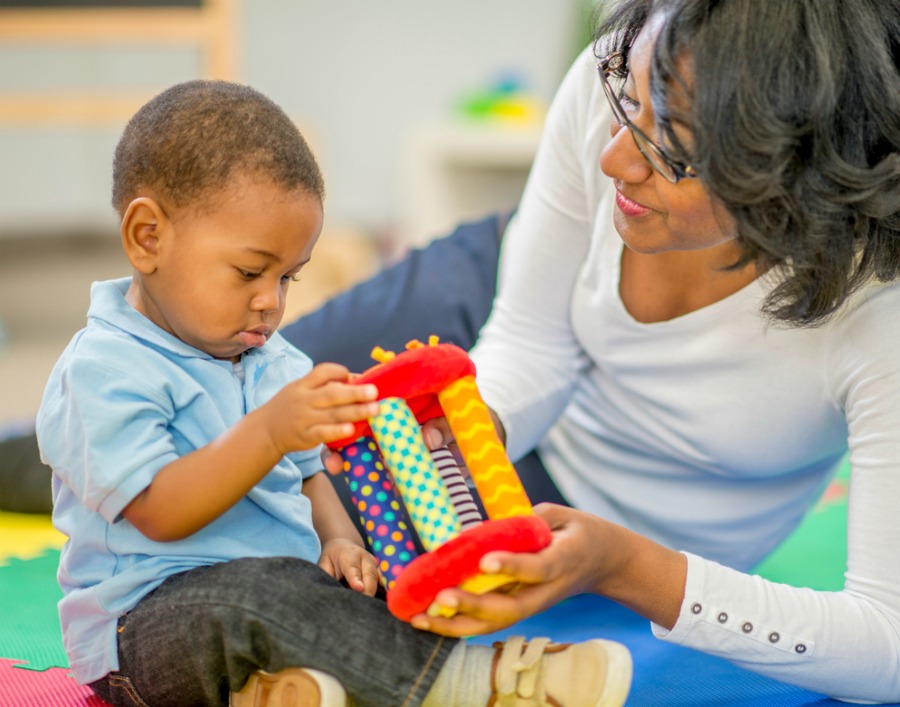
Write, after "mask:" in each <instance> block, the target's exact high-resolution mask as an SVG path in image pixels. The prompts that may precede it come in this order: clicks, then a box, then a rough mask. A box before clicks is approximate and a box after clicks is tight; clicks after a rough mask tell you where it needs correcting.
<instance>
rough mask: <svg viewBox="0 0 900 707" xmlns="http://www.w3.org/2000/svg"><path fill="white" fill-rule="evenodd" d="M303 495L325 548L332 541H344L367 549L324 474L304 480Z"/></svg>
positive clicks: (314, 475)
mask: <svg viewBox="0 0 900 707" xmlns="http://www.w3.org/2000/svg"><path fill="white" fill-rule="evenodd" d="M302 493H303V495H304V496H306V497H307V498H308V499H309V501H310V504H311V505H312V520H313V527H315V529H316V534H317V535H318V536H319V540H320V541H321V542H322V545H323V546H324V545H325V544H326V543H328V542H329V541H330V540H337V539H343V540H348V541H350V542H351V543H353V544H354V545H358V546H359V547H361V548H365V543H364V542H363V539H362V537H360V535H359V531H357V529H356V525H354V523H353V521H352V520H351V519H350V516H348V515H347V511H346V510H345V509H344V504H342V503H341V499H340V498H339V497H338V495H337V491H335V490H334V487H333V486H332V485H331V481H329V480H328V477H327V476H325V474H324V473H323V472H320V473H318V474H313V475H312V476H309V477H307V478H306V479H304V480H303V491H302Z"/></svg>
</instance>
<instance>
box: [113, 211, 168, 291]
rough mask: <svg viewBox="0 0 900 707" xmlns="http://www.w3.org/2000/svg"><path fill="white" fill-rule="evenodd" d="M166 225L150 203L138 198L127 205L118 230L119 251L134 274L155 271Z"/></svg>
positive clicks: (160, 214)
mask: <svg viewBox="0 0 900 707" xmlns="http://www.w3.org/2000/svg"><path fill="white" fill-rule="evenodd" d="M168 225H169V222H168V219H167V218H166V215H165V213H164V212H163V210H162V208H161V207H160V205H159V204H158V203H157V202H156V201H155V200H154V199H151V198H150V197H147V196H141V197H138V198H137V199H134V200H133V201H132V202H131V203H130V204H128V208H127V209H125V214H124V215H123V216H122V225H121V229H120V230H121V235H122V247H123V248H124V250H125V255H127V256H128V260H129V261H130V262H131V265H132V266H133V267H134V268H135V270H137V271H139V272H141V273H143V274H145V275H150V274H151V273H153V272H154V271H155V270H156V264H157V258H158V256H159V246H160V239H161V238H162V237H163V235H164V233H165V231H166V229H167V228H168Z"/></svg>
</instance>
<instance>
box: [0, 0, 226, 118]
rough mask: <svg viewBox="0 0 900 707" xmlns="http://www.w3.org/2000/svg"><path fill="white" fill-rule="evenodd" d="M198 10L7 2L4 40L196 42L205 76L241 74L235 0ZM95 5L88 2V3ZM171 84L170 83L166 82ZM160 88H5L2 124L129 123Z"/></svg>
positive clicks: (0, 26) (0, 30) (2, 17)
mask: <svg viewBox="0 0 900 707" xmlns="http://www.w3.org/2000/svg"><path fill="white" fill-rule="evenodd" d="M236 2H237V0H204V1H203V2H202V3H200V4H199V6H197V7H169V6H160V7H106V6H104V7H45V6H41V7H30V8H24V7H4V6H2V5H0V43H5V44H18V45H55V46H58V45H60V44H66V45H72V46H88V47H92V46H132V45H134V44H135V43H138V44H147V45H151V46H162V47H166V46H189V47H196V48H197V49H198V50H199V52H200V56H201V72H202V77H203V78H217V79H228V80H234V79H236V76H237V50H236V44H237V43H236V41H235V26H236V20H235V12H236V8H235V3H236ZM85 4H87V3H85ZM161 88H164V87H161ZM151 96H152V92H146V91H145V92H135V91H121V90H113V89H109V90H94V91H72V90H65V89H64V90H54V91H35V92H29V91H22V90H16V91H10V90H7V91H0V122H2V123H4V124H9V123H14V124H21V125H35V124H48V123H49V124H55V123H68V124H72V123H75V124H86V125H98V124H103V123H121V122H123V121H124V120H127V119H128V118H129V117H130V116H131V115H132V114H133V113H134V111H135V110H137V108H138V107H140V106H141V105H142V104H143V103H144V102H145V101H146V100H147V99H149V98H150V97H151Z"/></svg>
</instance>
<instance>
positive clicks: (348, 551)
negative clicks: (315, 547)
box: [319, 538, 379, 597]
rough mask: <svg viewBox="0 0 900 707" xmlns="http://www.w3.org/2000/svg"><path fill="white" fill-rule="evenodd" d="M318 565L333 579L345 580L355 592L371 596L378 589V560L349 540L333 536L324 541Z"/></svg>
mask: <svg viewBox="0 0 900 707" xmlns="http://www.w3.org/2000/svg"><path fill="white" fill-rule="evenodd" d="M319 567H321V568H322V569H323V570H325V571H326V572H327V573H328V574H330V575H331V576H332V577H334V578H335V579H337V580H341V579H343V580H344V581H346V582H347V585H348V586H349V587H350V589H352V590H354V591H356V592H362V593H363V594H367V595H369V596H370V597H371V596H375V592H376V591H378V584H379V579H378V560H376V559H375V558H374V557H373V556H372V555H371V554H370V553H368V552H366V550H364V549H363V548H361V547H360V546H359V545H356V544H355V543H353V542H351V541H350V540H347V539H345V538H335V539H334V540H329V541H328V542H327V543H325V545H324V546H323V547H322V556H321V557H320V558H319Z"/></svg>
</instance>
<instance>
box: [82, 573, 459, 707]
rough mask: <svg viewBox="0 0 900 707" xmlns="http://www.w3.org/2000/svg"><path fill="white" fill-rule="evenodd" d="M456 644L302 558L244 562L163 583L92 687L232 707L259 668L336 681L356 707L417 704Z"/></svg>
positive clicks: (151, 701) (138, 699) (122, 700)
mask: <svg viewBox="0 0 900 707" xmlns="http://www.w3.org/2000/svg"><path fill="white" fill-rule="evenodd" d="M455 643H456V641H455V640H454V639H447V638H442V637H440V636H437V635H434V634H431V633H427V632H424V631H417V630H415V629H413V628H412V627H410V626H409V625H408V624H406V623H403V622H401V621H398V620H397V619H395V618H394V617H393V616H391V615H390V614H389V613H388V611H387V608H386V606H385V603H384V602H383V601H382V600H380V599H375V598H371V597H366V596H363V595H361V594H359V593H357V592H354V591H352V590H350V589H347V588H345V587H343V586H342V585H341V584H340V583H338V582H337V581H335V580H334V579H332V578H331V577H330V576H329V575H328V574H326V573H325V572H323V571H322V570H320V569H319V568H318V567H317V566H315V565H313V564H311V563H309V562H305V561H303V560H298V559H295V558H286V557H274V558H263V559H256V558H247V559H240V560H233V561H231V562H225V563H221V564H217V565H212V566H210V567H202V568H199V569H195V570H191V571H189V572H185V573H183V574H179V575H175V576H173V577H170V578H169V579H168V580H166V581H165V582H164V583H163V584H162V585H161V586H160V587H159V588H158V589H156V591H154V592H153V593H151V594H150V595H148V596H147V597H145V598H144V599H143V600H142V601H141V602H140V603H139V604H138V605H137V606H136V607H135V608H134V609H133V610H132V611H131V612H129V613H128V614H126V615H125V616H123V617H121V619H120V620H119V662H120V667H119V671H118V672H115V673H111V674H110V675H107V676H106V677H105V678H103V679H102V680H100V681H98V682H96V683H93V684H92V685H91V687H92V689H93V690H94V692H96V693H97V694H98V695H99V696H100V697H102V698H103V699H105V700H107V701H108V702H111V703H112V704H113V705H116V706H117V707H118V706H120V705H123V706H124V705H128V706H132V705H151V706H153V707H157V706H162V707H165V706H166V705H173V706H174V705H177V706H179V707H187V706H189V705H227V704H228V695H229V692H233V691H237V690H240V688H241V687H242V686H243V684H244V683H245V682H246V680H247V678H248V676H249V675H250V674H251V673H252V672H253V671H254V670H257V669H263V670H267V671H269V672H277V671H278V670H281V669H282V668H287V667H296V666H300V667H308V668H315V669H317V670H321V671H324V672H326V673H330V674H331V675H334V676H335V677H336V678H337V679H338V680H339V681H340V682H341V684H343V685H344V688H345V689H346V690H347V693H348V694H349V695H350V696H351V697H352V698H353V699H354V701H355V703H356V704H358V705H360V706H362V705H383V706H384V707H398V706H400V705H404V706H409V707H412V706H413V705H418V704H420V703H421V701H422V700H423V699H424V697H425V695H426V694H427V693H428V690H429V689H430V688H431V685H432V683H433V682H434V679H435V678H436V677H437V675H438V673H439V672H440V669H441V667H442V666H443V664H444V662H445V661H446V659H447V656H448V655H449V653H450V650H451V649H452V648H453V646H454V645H455Z"/></svg>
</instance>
